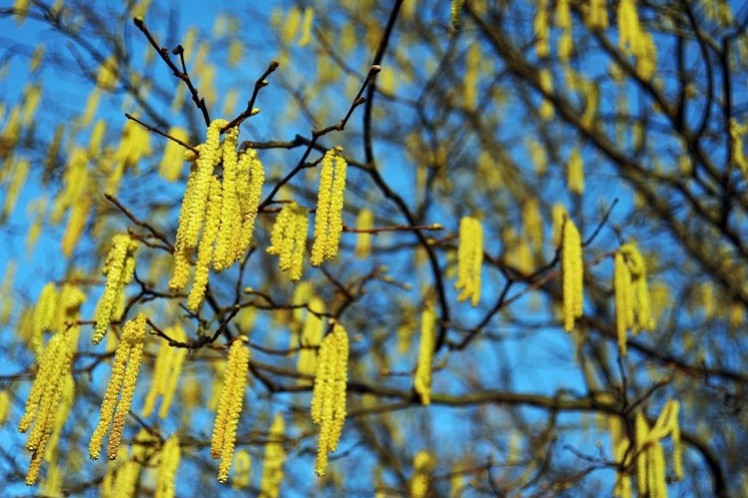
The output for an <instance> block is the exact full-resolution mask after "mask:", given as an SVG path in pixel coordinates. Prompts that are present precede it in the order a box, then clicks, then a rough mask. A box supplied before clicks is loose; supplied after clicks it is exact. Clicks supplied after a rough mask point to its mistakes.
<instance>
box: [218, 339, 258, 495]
mask: <svg viewBox="0 0 748 498" xmlns="http://www.w3.org/2000/svg"><path fill="white" fill-rule="evenodd" d="M248 369H249V349H248V348H247V346H246V345H245V344H244V340H243V339H238V340H236V341H234V343H233V344H232V345H231V348H230V349H229V358H228V363H227V365H226V372H225V374H224V379H223V388H222V389H221V397H220V401H219V404H218V411H217V413H216V420H215V423H214V425H213V437H212V439H211V443H210V456H211V458H220V459H221V461H220V463H219V465H218V482H220V483H224V482H226V481H227V480H228V478H229V471H230V470H231V460H232V458H233V456H234V443H235V441H236V430H237V428H238V427H239V418H240V416H241V411H242V405H243V404H244V388H245V386H246V382H247V370H248Z"/></svg>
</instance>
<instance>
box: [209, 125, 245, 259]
mask: <svg viewBox="0 0 748 498" xmlns="http://www.w3.org/2000/svg"><path fill="white" fill-rule="evenodd" d="M238 138H239V128H238V127H234V128H231V129H230V130H228V131H227V132H226V135H225V138H224V141H223V145H222V146H221V151H222V157H223V181H222V182H221V212H220V220H221V226H220V230H219V231H218V237H217V239H216V248H215V253H214V255H213V269H214V270H216V271H223V270H225V269H226V268H228V267H229V266H231V265H232V264H233V263H234V256H235V254H236V250H235V248H234V237H235V235H236V232H237V231H239V230H241V208H240V206H239V197H238V196H237V180H238V178H237V176H238V172H239V171H238V166H239V165H238V160H237V156H236V145H237V140H238Z"/></svg>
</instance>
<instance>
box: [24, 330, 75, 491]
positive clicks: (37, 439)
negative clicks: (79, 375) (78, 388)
mask: <svg viewBox="0 0 748 498" xmlns="http://www.w3.org/2000/svg"><path fill="white" fill-rule="evenodd" d="M71 364H72V354H71V352H70V349H69V345H68V337H67V334H66V333H64V332H63V333H58V334H55V335H54V336H53V337H52V339H50V341H49V344H48V345H47V348H46V349H45V350H44V353H43V354H42V356H41V358H40V360H39V370H38V371H37V374H36V378H35V379H34V383H33V384H32V386H31V391H30V392H29V397H28V400H27V401H26V408H25V410H24V414H23V416H22V417H21V420H20V422H19V423H18V430H19V431H20V432H26V431H27V430H29V428H31V425H32V424H34V427H33V429H32V431H31V434H29V438H28V440H27V442H26V448H27V449H28V450H29V451H32V452H33V454H32V457H31V463H30V465H29V470H28V473H27V474H26V485H28V486H32V485H33V484H34V483H35V482H36V480H37V478H38V477H39V471H40V469H41V463H42V458H43V457H44V455H45V453H46V451H47V446H48V444H49V442H50V439H51V438H52V436H53V434H52V433H53V431H55V430H59V429H60V427H59V424H56V423H55V422H56V415H57V412H58V410H59V408H60V406H59V405H60V401H61V399H62V398H63V392H64V391H65V384H66V379H67V378H68V377H70V368H71Z"/></svg>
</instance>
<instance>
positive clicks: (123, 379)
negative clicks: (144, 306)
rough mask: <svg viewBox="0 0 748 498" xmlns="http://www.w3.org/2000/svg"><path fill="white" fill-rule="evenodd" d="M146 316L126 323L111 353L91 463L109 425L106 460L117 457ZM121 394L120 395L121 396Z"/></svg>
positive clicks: (135, 380) (141, 350)
mask: <svg viewBox="0 0 748 498" xmlns="http://www.w3.org/2000/svg"><path fill="white" fill-rule="evenodd" d="M145 329H146V317H145V315H144V314H142V313H140V314H138V315H137V316H136V317H135V318H133V319H132V320H130V321H128V322H127V323H126V324H125V326H124V329H123V331H122V337H120V340H119V343H118V344H117V350H116V352H115V353H114V361H113V362H112V375H111V377H110V379H109V384H107V388H106V392H105V393H104V399H103V400H102V402H101V411H100V414H99V422H98V424H97V425H96V428H95V429H94V432H93V434H92V435H91V441H90V442H89V444H88V454H89V457H90V458H91V459H92V460H97V459H98V458H99V455H100V454H101V447H102V445H103V443H104V436H106V433H107V431H108V430H109V424H110V423H111V424H112V429H111V433H110V435H109V448H108V451H107V457H108V458H109V460H114V459H115V458H116V457H117V451H118V449H119V442H120V439H121V438H122V432H123V430H124V427H125V419H126V418H127V414H128V413H129V411H130V405H131V404H132V398H133V395H134V394H135V384H136V383H137V380H138V370H139V368H140V361H141V359H142V357H143V343H144V342H145ZM120 394H121V396H120Z"/></svg>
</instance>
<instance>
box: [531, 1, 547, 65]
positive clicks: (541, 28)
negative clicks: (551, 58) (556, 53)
mask: <svg viewBox="0 0 748 498" xmlns="http://www.w3.org/2000/svg"><path fill="white" fill-rule="evenodd" d="M549 16H550V9H549V8H548V0H539V1H538V8H537V10H536V11H535V20H534V21H533V30H534V32H535V53H536V54H538V57H545V56H547V55H548V53H549V46H548V38H549V35H550V29H549V28H550V26H549Z"/></svg>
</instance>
